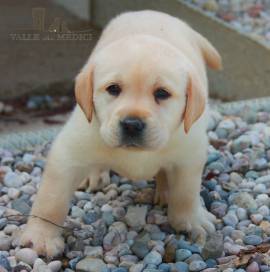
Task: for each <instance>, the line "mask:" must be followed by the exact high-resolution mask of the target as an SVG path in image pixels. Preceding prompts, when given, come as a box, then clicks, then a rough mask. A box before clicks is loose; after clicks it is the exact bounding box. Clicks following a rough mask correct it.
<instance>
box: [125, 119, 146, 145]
mask: <svg viewBox="0 0 270 272" xmlns="http://www.w3.org/2000/svg"><path fill="white" fill-rule="evenodd" d="M145 127H146V124H145V122H143V121H142V120H141V119H140V118H137V117H126V118H125V119H124V120H122V121H120V129H121V138H122V139H121V143H122V145H125V146H141V145H142V144H143V133H144V130H145Z"/></svg>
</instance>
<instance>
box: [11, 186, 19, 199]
mask: <svg viewBox="0 0 270 272" xmlns="http://www.w3.org/2000/svg"><path fill="white" fill-rule="evenodd" d="M19 195H20V190H18V189H16V188H8V197H9V198H10V199H16V198H18V197H19Z"/></svg>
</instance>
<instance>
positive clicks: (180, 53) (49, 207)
mask: <svg viewBox="0 0 270 272" xmlns="http://www.w3.org/2000/svg"><path fill="white" fill-rule="evenodd" d="M205 63H207V64H208V65H209V66H210V67H211V68H214V69H219V68H220V67H221V59H220V56H219V54H218V53H217V51H216V50H215V49H214V48H213V46H212V45H211V44H210V43H209V42H208V41H207V40H206V39H205V38H204V37H202V36H201V35H200V34H199V33H197V32H195V31H194V30H193V29H191V28H190V27H189V26H188V25H187V24H185V23H184V22H182V21H180V20H178V19H176V18H174V17H171V16H169V15H167V14H164V13H160V12H154V11H141V12H129V13H125V14H122V15H120V16H118V17H116V18H115V19H114V20H112V21H111V22H110V23H109V25H108V26H107V27H106V28H105V30H104V31H103V34H102V36H101V38H100V40H99V42H98V44H97V46H96V48H95V50H94V51H93V53H92V55H91V56H90V58H89V60H88V61H87V63H86V64H85V66H84V67H83V69H82V71H81V72H80V74H79V75H78V76H77V78H76V87H75V89H76V90H75V92H76V99H77V101H78V104H79V105H78V106H76V108H75V110H74V112H73V114H72V116H71V118H70V119H69V121H68V122H67V124H66V125H65V127H64V128H63V130H62V131H61V133H60V134H59V135H58V137H57V139H56V140H55V142H54V144H53V146H52V149H51V152H50V154H49V158H48V163H47V166H46V169H45V172H44V176H43V182H42V184H41V187H40V190H39V192H38V195H37V197H36V200H35V203H34V205H33V209H32V214H34V215H38V216H40V217H43V218H46V219H48V220H51V221H52V222H54V223H56V224H60V225H62V224H63V222H64V219H65V216H66V214H67V212H68V203H69V200H70V198H71V196H72V194H73V192H74V190H76V188H78V186H79V184H80V182H81V181H82V180H83V179H84V178H85V177H87V176H88V174H89V173H90V179H91V173H92V176H93V179H92V180H94V181H93V184H92V188H94V187H96V186H97V181H98V173H101V172H102V171H105V170H108V169H112V170H114V171H116V172H117V173H119V174H121V175H122V176H125V177H127V178H130V179H132V180H139V179H151V178H153V177H154V176H157V192H156V197H155V200H156V202H161V203H162V204H165V202H167V203H168V218H169V222H170V224H171V225H172V226H173V227H174V228H175V229H176V230H187V231H198V233H200V234H201V238H202V239H203V238H204V237H205V234H206V231H210V232H211V231H214V229H215V228H214V225H213V223H212V222H213V220H214V218H213V216H212V215H211V214H209V213H208V212H207V211H206V210H205V209H204V208H203V207H202V205H201V203H200V185H201V174H202V171H203V167H204V163H205V160H206V149H207V135H206V125H207V106H206V105H207V76H206V68H205ZM112 83H117V84H120V85H121V87H122V92H121V94H120V95H119V97H112V96H110V95H109V94H108V93H107V92H106V90H105V89H106V87H107V86H108V85H109V84H112ZM159 87H163V88H165V89H166V90H168V91H169V92H170V94H171V97H170V98H168V99H167V100H164V101H159V102H160V103H157V101H155V99H154V97H153V92H154V90H155V88H159ZM127 116H136V117H139V118H142V119H143V120H144V121H145V123H146V125H147V126H146V131H145V137H144V143H143V146H142V147H140V148H125V147H123V146H121V141H120V136H119V133H120V132H119V121H120V120H121V119H122V118H125V117H127ZM90 185H91V180H90ZM21 241H22V244H24V245H25V244H29V243H31V244H32V246H33V247H34V249H36V250H37V251H38V253H40V254H45V255H48V256H54V255H57V254H59V253H61V251H62V250H63V246H64V243H63V239H62V238H61V229H60V228H58V227H56V226H54V225H52V224H50V223H47V222H45V221H43V220H40V219H37V218H31V219H30V220H29V222H28V224H27V227H26V230H25V231H24V233H23V235H22V239H21Z"/></svg>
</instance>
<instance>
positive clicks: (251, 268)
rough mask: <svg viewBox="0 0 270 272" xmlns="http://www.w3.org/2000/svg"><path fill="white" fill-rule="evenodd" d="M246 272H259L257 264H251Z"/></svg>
mask: <svg viewBox="0 0 270 272" xmlns="http://www.w3.org/2000/svg"><path fill="white" fill-rule="evenodd" d="M246 272H260V267H259V265H258V263H256V262H252V263H251V264H250V265H249V266H248V267H247V269H246Z"/></svg>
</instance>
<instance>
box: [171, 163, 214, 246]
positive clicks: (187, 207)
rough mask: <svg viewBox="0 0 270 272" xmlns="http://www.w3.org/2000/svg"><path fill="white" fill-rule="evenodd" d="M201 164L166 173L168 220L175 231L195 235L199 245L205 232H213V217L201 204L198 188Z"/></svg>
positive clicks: (203, 239) (202, 241)
mask: <svg viewBox="0 0 270 272" xmlns="http://www.w3.org/2000/svg"><path fill="white" fill-rule="evenodd" d="M202 171H203V164H202V163H201V164H197V165H195V166H194V165H185V166H182V167H179V166H178V167H176V169H174V170H172V171H171V172H170V173H168V182H169V197H168V219H169V222H170V224H171V225H172V227H174V228H175V229H176V230H177V231H181V230H182V231H188V232H191V233H192V234H196V235H197V241H196V242H198V243H199V244H204V242H205V239H206V233H207V232H210V233H211V232H214V231H215V226H214V224H213V222H214V220H215V217H214V215H212V214H210V213H209V212H208V211H207V210H206V209H205V208H204V207H203V206H202V204H201V201H200V187H201V174H202Z"/></svg>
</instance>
